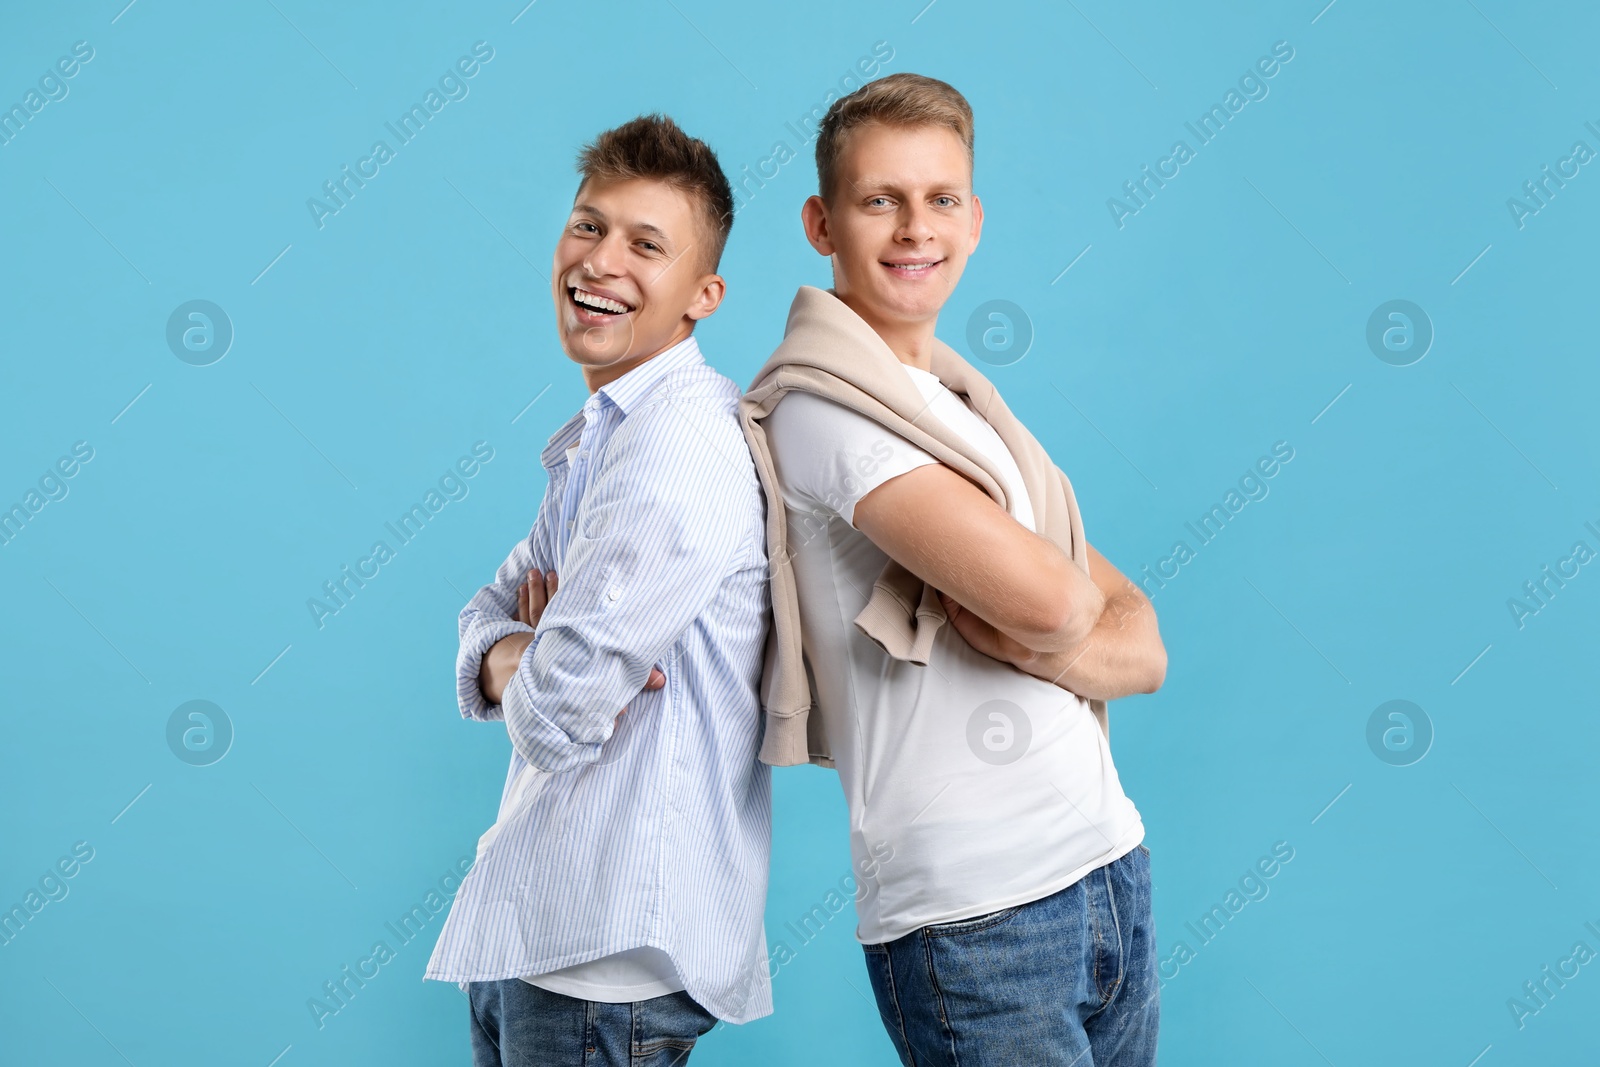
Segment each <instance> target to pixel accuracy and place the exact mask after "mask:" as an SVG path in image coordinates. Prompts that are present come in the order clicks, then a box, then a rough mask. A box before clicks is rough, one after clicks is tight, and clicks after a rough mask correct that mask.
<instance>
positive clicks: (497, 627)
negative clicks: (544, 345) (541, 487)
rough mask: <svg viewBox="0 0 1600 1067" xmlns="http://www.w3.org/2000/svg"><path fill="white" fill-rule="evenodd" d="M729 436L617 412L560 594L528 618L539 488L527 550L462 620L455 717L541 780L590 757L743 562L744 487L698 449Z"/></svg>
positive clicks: (545, 546)
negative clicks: (505, 746)
mask: <svg viewBox="0 0 1600 1067" xmlns="http://www.w3.org/2000/svg"><path fill="white" fill-rule="evenodd" d="M737 435H738V430H737V427H734V426H732V425H731V424H729V423H728V421H727V419H726V418H725V417H722V416H720V415H718V414H717V413H715V412H712V411H709V410H705V409H702V408H701V407H699V406H697V405H694V404H689V403H680V404H669V403H667V402H665V401H662V402H652V403H649V404H646V405H645V406H644V407H642V408H640V409H638V410H637V411H634V412H633V413H632V414H630V415H629V416H628V417H627V418H626V419H625V420H624V421H623V422H622V424H621V425H620V426H618V428H617V429H616V430H615V432H614V433H613V435H612V437H611V439H610V443H609V445H608V447H607V448H606V449H605V457H604V460H603V462H601V463H600V465H599V466H598V467H597V468H596V469H595V471H594V472H593V474H592V475H591V478H590V481H589V485H588V487H587V490H586V492H585V493H584V496H583V500H582V502H581V503H580V504H579V505H578V506H577V509H576V513H575V514H574V516H573V519H572V523H573V527H572V531H571V533H570V535H569V540H568V543H567V547H566V551H565V554H564V556H563V558H562V561H561V578H560V589H559V593H557V594H555V595H553V596H549V597H548V603H545V604H542V605H537V606H538V607H539V611H538V612H537V613H534V612H532V611H531V607H530V606H529V602H528V600H527V599H526V598H527V597H528V595H529V594H530V592H531V590H527V589H525V587H526V585H527V583H528V579H529V578H530V576H531V575H530V572H535V571H536V572H538V573H540V574H541V575H543V574H545V572H547V571H549V570H551V569H553V567H554V564H555V543H556V542H555V538H554V530H553V529H552V527H553V525H554V524H555V522H556V521H557V519H558V512H559V502H558V501H557V500H556V499H555V498H554V496H553V493H552V491H551V490H552V487H551V486H547V487H546V491H545V498H544V501H543V503H542V504H541V505H540V507H539V516H538V519H537V520H536V522H535V523H534V527H533V530H532V531H531V532H530V533H529V535H528V537H527V539H526V540H524V541H522V542H519V543H518V544H517V546H516V547H515V548H514V549H512V551H511V554H510V556H509V557H508V558H507V559H506V561H505V562H504V563H502V564H501V565H500V569H499V571H498V572H497V573H496V575H495V580H494V582H493V583H491V584H490V585H486V586H484V587H483V588H482V589H480V590H478V593H477V595H476V596H474V597H473V598H472V602H471V603H469V604H468V605H467V607H466V608H465V609H464V610H463V611H462V612H461V619H460V629H461V645H460V651H459V652H458V654H457V657H456V693H457V697H458V700H459V703H460V705H461V713H462V715H463V716H464V717H467V718H473V719H484V720H492V719H504V720H505V724H506V733H507V734H508V735H509V736H510V738H511V743H512V746H513V747H514V748H515V749H516V750H517V752H518V754H520V755H521V756H522V758H523V759H525V760H526V761H527V762H528V763H530V764H532V765H533V766H535V767H538V768H540V769H542V770H546V771H564V770H568V769H570V768H573V767H576V766H577V765H579V764H581V763H586V762H592V761H594V760H595V759H597V758H599V755H600V746H601V744H603V743H604V742H605V741H606V740H607V739H608V738H609V737H610V736H611V733H612V730H613V728H614V724H615V719H616V716H617V714H618V712H617V709H619V708H621V707H623V706H624V705H625V704H626V703H627V702H628V701H629V700H631V699H632V698H633V697H634V696H636V695H637V694H638V693H639V692H640V691H641V690H642V689H645V688H647V686H646V682H647V680H650V679H652V678H653V676H654V675H655V674H659V672H658V671H653V665H654V664H656V663H658V662H662V661H664V660H665V659H666V658H667V654H668V652H669V651H670V650H671V649H672V647H673V645H674V644H675V643H676V642H677V640H678V639H679V637H680V636H681V635H682V634H683V632H684V631H685V630H686V629H687V628H688V627H689V625H690V624H691V623H692V622H693V621H694V620H695V618H697V617H698V616H699V615H700V614H701V613H702V612H703V611H704V610H705V609H706V607H707V605H708V604H710V602H711V600H712V599H713V598H714V597H715V596H716V595H717V592H718V590H719V588H720V586H721V584H722V581H723V579H724V577H725V576H726V574H727V572H728V569H729V566H730V565H731V563H732V562H733V560H734V559H735V557H736V556H737V555H738V553H739V552H741V551H742V550H743V547H744V542H745V540H746V538H745V530H744V527H745V525H746V518H745V516H746V509H747V507H748V500H747V498H746V492H747V486H746V485H745V484H743V483H742V482H741V481H740V480H739V479H736V478H731V477H729V476H728V471H727V468H726V467H725V466H724V463H725V462H726V460H725V459H724V458H723V456H721V455H719V454H718V453H717V451H716V450H715V449H714V448H708V447H707V442H710V441H718V440H722V439H726V440H728V441H731V442H733V443H735V444H737V445H738V446H739V447H743V440H742V438H739V437H738V436H737ZM752 477H753V476H752ZM554 588H555V583H551V584H550V585H549V586H547V587H546V591H547V592H548V591H550V590H553V589H554ZM486 657H487V658H488V661H489V662H488V665H487V670H486V667H485V662H484V661H485V658H486ZM485 683H487V688H485ZM649 687H650V688H654V687H655V686H654V685H652V686H649Z"/></svg>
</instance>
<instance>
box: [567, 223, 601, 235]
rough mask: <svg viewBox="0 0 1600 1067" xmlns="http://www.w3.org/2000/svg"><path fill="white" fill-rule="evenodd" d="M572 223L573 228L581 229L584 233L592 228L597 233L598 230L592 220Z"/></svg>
mask: <svg viewBox="0 0 1600 1067" xmlns="http://www.w3.org/2000/svg"><path fill="white" fill-rule="evenodd" d="M572 225H573V229H575V230H580V231H582V232H584V233H588V232H589V231H590V230H593V231H594V232H595V233H599V232H600V231H599V230H598V229H596V227H595V224H594V223H592V222H575V223H573V224H572ZM585 227H587V228H588V229H585Z"/></svg>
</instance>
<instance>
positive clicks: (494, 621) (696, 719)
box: [425, 336, 772, 1022]
mask: <svg viewBox="0 0 1600 1067" xmlns="http://www.w3.org/2000/svg"><path fill="white" fill-rule="evenodd" d="M740 393H741V390H740V389H739V387H738V386H737V385H736V384H735V383H734V382H733V381H731V380H730V379H728V378H727V377H725V376H723V375H722V374H720V373H718V372H717V371H716V370H714V369H712V368H711V367H710V366H708V365H707V364H706V362H705V360H704V359H703V358H702V357H701V354H700V349H699V346H698V345H697V344H696V343H695V340H694V338H693V337H692V336H691V337H689V338H686V339H685V340H683V341H682V342H680V343H678V344H676V345H674V346H672V347H671V348H669V349H667V350H666V351H665V352H663V353H661V354H660V355H658V356H655V357H654V358H652V359H650V360H648V361H646V362H645V363H642V364H640V365H639V366H638V367H635V368H634V369H632V370H630V371H628V372H627V373H626V374H623V375H622V376H621V377H619V378H617V379H616V381H614V382H611V383H610V384H609V385H605V386H602V387H601V388H600V389H599V390H597V391H596V392H595V393H593V394H592V395H591V396H590V397H589V399H588V401H587V402H586V403H585V404H584V405H583V408H582V410H581V411H579V412H578V414H576V415H574V416H573V417H572V418H571V419H570V420H569V421H568V422H567V423H566V425H564V426H562V427H561V429H559V430H557V431H556V433H555V434H554V436H552V437H551V438H550V442H549V444H548V445H547V446H546V447H545V449H544V451H543V453H542V454H541V457H540V458H541V461H542V463H543V465H544V468H545V470H546V472H547V473H548V476H549V481H548V483H547V485H546V488H545V494H544V499H543V501H542V502H541V504H540V506H539V514H538V518H537V520H536V521H535V523H534V526H533V529H532V531H531V532H530V533H529V535H528V537H527V539H526V540H525V541H523V542H522V543H520V544H518V545H517V546H516V548H514V549H513V550H512V552H511V555H510V557H509V558H508V559H507V560H506V561H505V562H504V563H503V564H501V566H500V569H499V571H498V573H497V574H496V576H495V580H494V582H493V583H492V584H490V585H486V586H484V587H483V588H482V589H480V590H478V593H477V595H475V596H474V597H473V598H472V601H471V603H469V604H468V605H467V607H466V608H465V610H463V611H462V612H461V619H460V624H461V627H460V628H461V647H460V652H459V654H458V657H457V660H456V689H457V694H458V697H459V701H460V706H461V714H462V715H463V716H464V717H466V718H470V719H478V720H485V721H487V720H503V721H504V722H505V725H506V733H507V734H508V735H509V736H510V739H511V748H512V752H511V765H510V768H509V771H508V773H507V775H506V784H505V788H504V790H503V791H502V794H501V799H500V810H499V819H498V820H497V823H496V826H495V827H494V832H493V833H491V834H485V835H484V840H483V842H482V843H481V844H480V847H479V853H478V858H477V861H476V863H475V864H474V866H473V868H472V870H471V872H470V873H468V875H467V876H466V878H465V880H464V881H463V882H462V885H461V888H460V891H459V892H458V893H457V895H456V898H455V901H454V903H453V904H452V906H451V910H450V915H449V918H448V919H447V920H446V921H445V925H444V928H443V930H441V931H440V934H439V941H438V944H437V945H436V946H435V947H434V951H433V957H432V959H430V960H429V963H428V969H427V972H426V975H425V977H427V978H434V979H440V980H444V981H454V982H467V981H488V980H491V979H499V978H520V977H525V976H528V975H536V974H541V973H544V972H547V971H552V970H556V969H558V968H562V967H567V966H571V965H574V964H579V963H584V962H587V961H589V960H593V959H597V958H599V957H601V956H606V955H610V954H612V953H617V952H622V951H624V950H627V949H632V948H638V947H643V946H651V947H654V948H658V949H661V950H663V951H665V952H666V953H667V954H668V955H669V956H670V957H671V958H672V961H673V964H674V966H675V967H676V969H677V972H678V975H679V977H680V978H681V979H682V981H683V984H684V989H685V990H686V991H687V992H688V994H689V995H690V996H692V997H693V998H694V999H695V1000H696V1001H697V1002H698V1003H699V1004H701V1005H702V1006H703V1007H705V1009H706V1010H707V1011H709V1012H711V1013H712V1014H713V1015H716V1016H717V1017H718V1018H720V1019H723V1020H726V1021H728V1022H747V1021H749V1020H751V1019H756V1018H760V1017H761V1016H764V1015H768V1014H770V1013H771V1011H772V994H771V985H770V981H769V976H768V969H767V953H766V936H765V932H764V930H763V927H762V921H761V920H762V911H763V906H764V904H765V899H766V890H767V865H768V860H769V857H770V851H771V840H772V824H771V812H772V808H771V782H770V768H768V767H767V766H766V765H765V764H762V763H760V762H759V761H758V760H757V758H756V753H757V751H758V749H759V747H760V745H759V743H760V734H761V718H760V699H759V687H760V681H761V668H762V653H763V650H764V646H765V640H766V632H767V627H768V625H769V614H768V609H769V600H768V587H767V556H766V535H765V526H764V514H765V509H764V506H763V499H762V496H761V487H760V482H759V481H758V480H757V477H756V473H755V466H754V463H753V462H752V460H751V458H750V453H749V451H748V449H747V447H746V445H745V442H744V437H743V433H742V431H741V430H740V427H739V422H738V416H737V411H738V401H739V397H740ZM573 446H576V449H575V451H574V450H572V448H573ZM569 451H570V455H571V459H570V460H569V458H568V456H569ZM534 567H537V568H539V569H541V570H550V569H554V570H555V571H556V572H557V575H558V580H559V588H558V589H557V592H556V594H555V596H554V597H552V598H551V599H550V602H549V604H548V606H547V607H546V608H545V611H544V615H543V617H542V618H541V619H540V620H539V624H538V627H537V629H536V630H535V631H534V640H533V642H532V644H530V645H529V646H528V649H527V651H526V653H525V654H524V655H523V658H522V662H521V664H520V666H519V667H518V669H517V673H516V675H515V676H514V677H513V678H512V679H511V680H510V681H509V682H508V683H507V685H506V687H505V692H504V693H503V694H502V703H501V704H490V703H488V702H487V701H486V700H485V698H484V696H483V692H482V690H481V689H480V688H479V681H478V672H479V666H480V664H481V662H482V659H483V656H484V654H485V653H486V652H487V651H488V650H489V648H490V647H491V646H493V645H494V644H495V642H497V641H499V640H500V639H501V638H503V637H505V636H507V635H508V634H513V633H518V632H528V631H529V629H530V627H528V626H526V625H524V624H523V623H520V622H518V621H516V620H515V619H514V618H513V617H512V616H514V615H515V613H516V608H517V587H518V586H519V585H520V584H521V583H522V581H523V579H524V577H525V576H526V574H527V572H528V570H529V568H534ZM652 665H655V666H659V667H660V668H661V670H662V672H663V673H664V674H665V675H666V679H667V681H666V686H665V687H664V688H662V689H658V690H651V691H642V690H643V688H644V684H645V680H646V678H647V677H648V675H649V672H650V668H651V666H652ZM624 706H626V707H627V709H628V710H627V713H626V714H624V715H622V717H621V718H620V719H619V718H618V717H617V714H618V712H619V711H621V710H622V708H623V707H624ZM530 785H536V786H537V788H526V787H528V786H530Z"/></svg>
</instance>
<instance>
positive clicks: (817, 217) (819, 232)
mask: <svg viewBox="0 0 1600 1067" xmlns="http://www.w3.org/2000/svg"><path fill="white" fill-rule="evenodd" d="M800 225H801V226H802V227H803V228H804V229H805V231H806V240H807V241H810V242H811V247H812V248H815V249H816V250H817V255H819V256H831V255H833V238H832V237H830V236H829V233H828V205H827V204H825V203H823V200H822V197H820V196H815V195H813V196H808V197H806V202H805V203H804V204H802V205H800Z"/></svg>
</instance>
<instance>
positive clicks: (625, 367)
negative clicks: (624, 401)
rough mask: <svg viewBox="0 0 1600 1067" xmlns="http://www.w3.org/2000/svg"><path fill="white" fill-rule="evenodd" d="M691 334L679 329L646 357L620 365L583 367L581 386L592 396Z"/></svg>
mask: <svg viewBox="0 0 1600 1067" xmlns="http://www.w3.org/2000/svg"><path fill="white" fill-rule="evenodd" d="M692 332H693V330H691V329H684V328H682V327H680V329H679V331H678V332H674V333H673V336H672V339H671V340H670V341H668V342H667V343H666V344H664V345H662V346H661V347H659V348H657V349H656V350H655V351H654V352H652V353H650V354H649V355H648V356H637V357H635V358H633V359H629V360H625V361H623V362H620V363H610V364H607V365H606V366H604V367H584V368H583V384H584V385H587V386H588V387H589V395H590V396H593V395H594V394H595V393H597V392H599V391H600V390H601V389H603V388H605V387H606V386H608V385H610V384H611V383H612V382H614V381H616V380H617V379H618V378H620V377H622V376H623V375H624V374H627V373H628V372H629V371H631V370H633V369H634V368H635V367H642V366H643V365H644V364H646V363H649V362H650V361H651V360H652V359H655V358H656V357H657V356H659V355H660V354H661V353H663V352H665V351H667V349H669V348H672V347H673V346H674V345H678V344H681V343H682V342H683V339H684V338H686V337H688V336H689V335H690V334H691V333H692Z"/></svg>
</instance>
